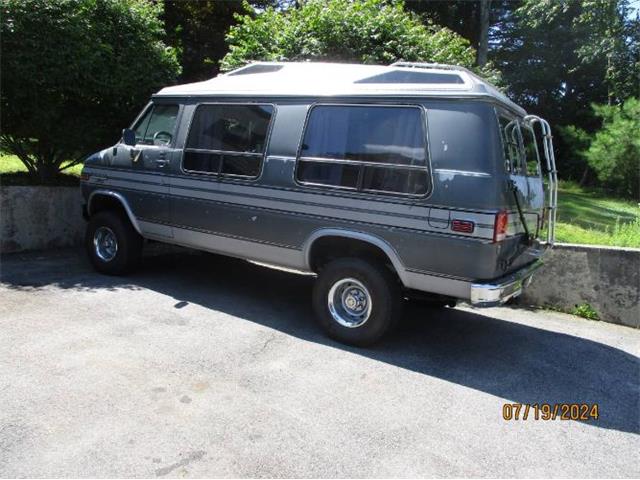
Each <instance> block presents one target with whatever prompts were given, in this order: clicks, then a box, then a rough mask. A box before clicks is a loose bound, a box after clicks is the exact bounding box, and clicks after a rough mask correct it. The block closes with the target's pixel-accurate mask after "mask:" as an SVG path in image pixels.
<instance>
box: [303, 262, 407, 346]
mask: <svg viewBox="0 0 640 480" xmlns="http://www.w3.org/2000/svg"><path fill="white" fill-rule="evenodd" d="M313 308H314V311H315V314H316V318H317V320H318V323H319V324H320V326H321V327H322V328H323V329H324V330H325V331H326V332H327V334H328V335H329V336H330V337H331V338H333V339H335V340H338V341H339V342H342V343H346V344H349V345H356V346H367V345H371V344H373V343H374V342H376V341H377V340H379V339H380V338H381V337H382V336H383V335H385V334H386V333H387V332H389V331H390V330H391V329H392V328H393V327H394V326H395V325H396V323H397V321H398V319H399V318H400V314H401V309H402V296H401V294H400V286H399V284H398V282H397V280H396V279H395V278H394V277H393V275H392V274H391V272H389V271H388V270H387V269H386V268H385V267H384V266H382V265H379V264H376V263H372V262H368V261H365V260H362V259H359V258H343V259H338V260H334V261H332V262H331V263H329V264H328V265H327V266H326V267H325V268H324V269H322V271H321V272H320V274H319V275H318V279H317V280H316V283H315V285H314V289H313Z"/></svg>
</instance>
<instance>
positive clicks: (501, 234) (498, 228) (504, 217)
mask: <svg viewBox="0 0 640 480" xmlns="http://www.w3.org/2000/svg"><path fill="white" fill-rule="evenodd" d="M508 224H509V214H508V213H507V212H505V211H502V212H498V213H496V223H495V224H494V225H493V241H494V242H500V241H502V240H504V239H505V238H506V237H507V225H508Z"/></svg>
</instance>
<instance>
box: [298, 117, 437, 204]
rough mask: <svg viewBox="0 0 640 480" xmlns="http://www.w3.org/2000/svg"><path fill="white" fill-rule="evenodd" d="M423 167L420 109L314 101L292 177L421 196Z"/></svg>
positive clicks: (426, 184)
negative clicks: (315, 102) (316, 102)
mask: <svg viewBox="0 0 640 480" xmlns="http://www.w3.org/2000/svg"><path fill="white" fill-rule="evenodd" d="M427 168H428V167H427V156H426V140H425V121H424V117H423V114H422V110H421V108H419V107H412V106H406V107H405V106H384V105H349V106H347V105H317V106H315V107H313V109H312V110H311V112H310V114H309V118H308V121H307V126H306V129H305V132H304V136H303V140H302V145H301V149H300V157H299V160H298V167H297V170H296V178H297V180H298V181H299V182H301V183H305V184H313V185H326V186H333V187H339V188H346V189H350V190H357V191H369V192H387V193H398V194H404V195H425V194H426V193H427V191H428V189H429V175H428V170H427Z"/></svg>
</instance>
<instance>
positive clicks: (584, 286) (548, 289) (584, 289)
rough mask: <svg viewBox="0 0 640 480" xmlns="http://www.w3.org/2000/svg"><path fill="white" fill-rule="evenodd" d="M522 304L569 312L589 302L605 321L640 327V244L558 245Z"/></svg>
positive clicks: (521, 301) (525, 293)
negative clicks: (637, 246) (639, 247)
mask: <svg viewBox="0 0 640 480" xmlns="http://www.w3.org/2000/svg"><path fill="white" fill-rule="evenodd" d="M518 303H520V304H525V305H534V306H552V307H557V308H561V309H563V310H568V311H570V310H572V309H573V308H574V307H575V306H576V305H582V304H585V303H588V304H589V305H591V307H593V309H594V310H595V311H596V312H597V313H598V315H599V316H600V319H601V320H603V321H605V322H611V323H619V324H622V325H627V326H629V327H634V328H640V306H639V304H640V249H635V248H614V247H600V246H589V245H572V244H559V245H556V246H555V247H554V249H553V250H551V252H549V253H548V254H547V256H546V257H545V264H544V266H543V267H542V268H541V269H540V270H538V272H537V273H536V274H535V275H534V277H533V281H532V282H531V285H529V287H528V288H527V289H526V290H525V292H524V293H523V295H522V296H521V297H520V298H519V299H518Z"/></svg>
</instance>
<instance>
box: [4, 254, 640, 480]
mask: <svg viewBox="0 0 640 480" xmlns="http://www.w3.org/2000/svg"><path fill="white" fill-rule="evenodd" d="M0 268H1V271H0V275H1V277H0V280H1V284H0V477H13V476H20V477H24V476H30V477H31V476H35V477H40V476H47V477H59V476H72V477H105V476H109V477H129V476H142V477H156V476H157V477H164V476H167V477H183V476H185V477H202V476H214V477H220V476H251V477H265V476H267V477H282V476H293V477H310V476H322V477H343V476H347V477H352V476H358V477H369V476H374V477H383V476H384V477H386V476H394V477H396V476H400V477H406V476H469V475H470V476H498V477H502V476H529V477H531V476H561V477H593V476H606V477H629V476H636V477H637V476H639V475H640V459H639V454H638V452H640V386H639V385H640V360H639V358H638V357H639V355H640V331H637V330H633V329H630V328H626V327H620V326H616V325H610V324H604V323H599V322H592V321H587V320H582V319H578V318H575V317H572V316H569V315H563V314H559V313H553V312H532V311H527V310H515V309H509V308H494V309H488V310H474V309H471V308H468V307H459V308H455V309H443V310H435V309H429V308H427V307H424V306H420V305H413V304H412V305H409V306H408V308H407V309H406V311H405V318H404V321H403V323H402V325H401V327H400V329H399V330H398V331H397V332H396V333H395V334H393V335H392V336H391V337H390V338H388V339H387V340H386V341H384V342H382V343H381V344H379V345H377V346H376V347H374V348H372V349H369V350H364V349H357V348H350V347H345V346H342V345H340V344H338V343H335V342H333V341H331V340H328V339H326V338H325V337H324V336H323V334H322V333H321V332H320V331H319V329H318V328H317V327H316V326H315V324H314V322H313V319H312V312H311V307H310V294H311V285H312V283H313V277H310V276H300V275H294V274H291V273H287V272H283V271H278V270H273V269H270V268H266V267H263V266H258V265H254V264H250V263H247V262H243V261H239V260H232V259H225V258H221V257H217V256H213V255H207V254H200V253H195V252H194V253H191V252H186V251H182V250H178V249H175V250H173V249H170V250H166V251H165V250H161V251H159V252H157V253H156V255H155V256H151V257H146V259H145V262H144V265H143V266H142V268H141V270H140V271H139V272H138V273H136V274H134V275H132V276H130V277H126V278H112V277H105V276H101V275H99V274H96V273H94V272H93V271H92V270H91V269H90V267H89V265H88V262H86V260H85V259H84V258H83V256H82V254H81V253H77V252H74V251H70V250H63V251H56V252H51V253H45V254H42V253H41V254H37V253H36V254H26V255H10V256H5V257H3V258H2V262H1V264H0ZM571 402H574V403H588V404H593V403H598V404H599V413H600V417H599V418H598V419H597V420H589V421H571V420H550V421H542V420H538V421H536V420H533V419H529V420H527V421H522V420H521V421H517V422H516V421H505V420H504V419H503V418H502V408H503V404H504V403H528V404H534V403H548V404H555V403H571Z"/></svg>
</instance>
